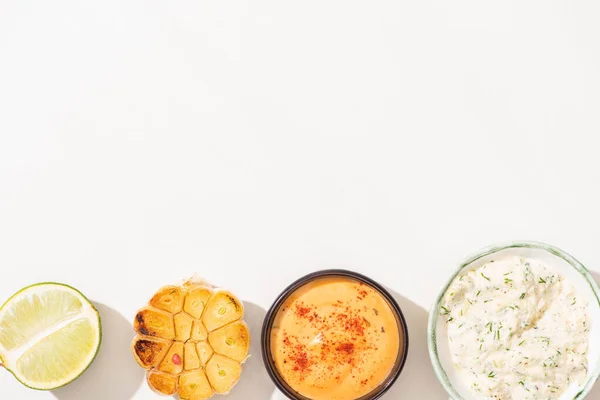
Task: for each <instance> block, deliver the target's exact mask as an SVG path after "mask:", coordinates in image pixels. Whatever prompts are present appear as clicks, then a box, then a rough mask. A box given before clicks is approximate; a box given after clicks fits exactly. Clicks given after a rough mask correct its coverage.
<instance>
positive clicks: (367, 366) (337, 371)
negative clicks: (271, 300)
mask: <svg viewBox="0 0 600 400" xmlns="http://www.w3.org/2000/svg"><path fill="white" fill-rule="evenodd" d="M400 350H401V344H400V334H399V329H398V322H397V319H396V316H395V314H394V312H393V311H392V308H391V307H390V305H389V304H388V302H387V301H386V300H385V298H383V296H381V294H380V293H379V292H378V291H377V290H375V289H373V288H372V287H371V286H369V285H366V284H363V283H362V282H359V281H357V280H354V279H351V278H344V277H335V278H322V279H317V280H315V281H312V282H309V283H307V284H306V285H304V286H302V287H301V288H299V289H298V290H296V291H295V292H294V293H293V294H292V295H291V296H290V297H289V298H288V299H287V300H286V301H285V303H284V304H283V305H282V307H281V308H280V310H279V312H278V313H277V315H276V317H275V320H274V324H273V328H272V330H271V353H272V356H273V359H274V362H275V366H276V367H277V370H278V371H279V373H280V375H281V376H282V377H283V379H284V380H285V381H286V382H287V383H288V385H290V387H291V388H292V389H294V390H295V391H296V392H298V393H300V394H301V395H303V396H305V397H308V398H310V399H312V400H354V399H357V398H360V397H361V396H364V395H366V394H368V393H370V392H371V391H373V389H375V388H376V387H377V386H379V384H381V383H382V382H383V381H384V380H385V378H387V377H388V375H389V374H390V372H391V370H392V368H393V367H394V364H395V362H396V359H397V357H398V353H399V352H400Z"/></svg>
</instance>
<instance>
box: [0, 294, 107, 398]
mask: <svg viewBox="0 0 600 400" xmlns="http://www.w3.org/2000/svg"><path fill="white" fill-rule="evenodd" d="M101 336H102V335H101V325H100V316H99V314H98V311H97V310H96V309H95V308H94V306H93V305H92V304H91V303H90V301H89V300H88V299H86V298H85V296H83V295H82V294H81V293H80V292H78V291H77V290H75V289H73V288H72V287H70V286H67V285H62V284H58V283H40V284H37V285H33V286H29V287H27V288H25V289H23V290H21V291H20V292H18V293H17V294H15V295H14V296H13V297H11V298H10V299H9V300H8V301H7V302H6V303H5V304H4V305H3V306H2V308H0V359H2V362H3V364H4V367H5V368H6V369H8V370H9V371H10V372H12V373H13V375H14V376H15V377H16V378H17V379H18V380H19V381H20V382H21V383H23V384H24V385H26V386H28V387H31V388H33V389H39V390H50V389H55V388H57V387H60V386H63V385H66V384H67V383H69V382H71V381H73V380H74V379H75V378H77V377H78V376H79V375H81V374H82V373H83V371H85V369H86V368H87V367H88V366H89V365H90V364H91V363H92V361H93V360H94V358H95V356H96V354H97V352H98V349H99V347H100V342H101Z"/></svg>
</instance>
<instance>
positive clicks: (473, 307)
mask: <svg viewBox="0 0 600 400" xmlns="http://www.w3.org/2000/svg"><path fill="white" fill-rule="evenodd" d="M440 315H441V318H444V320H445V321H446V326H447V332H448V341H449V346H450V352H451V355H452V359H453V361H454V364H455V366H456V368H458V370H459V372H460V374H461V377H462V378H463V379H464V381H465V383H466V384H467V385H468V386H469V388H470V389H471V390H472V391H473V392H474V393H477V394H478V395H480V396H481V398H483V399H494V400H499V399H502V400H511V399H514V400H516V399H528V400H534V399H557V398H559V397H560V396H561V394H562V393H563V392H564V391H565V390H566V389H567V388H568V387H569V386H570V385H571V384H580V383H582V382H583V380H584V379H585V377H586V375H587V368H588V361H587V351H588V340H589V331H590V329H589V328H590V322H589V317H588V303H587V301H586V300H585V299H584V298H583V296H578V293H577V292H576V290H575V288H574V287H573V286H572V285H571V284H569V282H567V281H566V279H565V278H564V277H563V276H561V275H559V274H558V273H556V272H554V271H552V270H551V269H550V268H549V267H548V265H546V264H544V263H543V262H541V261H539V260H536V259H530V258H521V257H510V258H502V259H498V260H493V261H490V262H488V263H487V264H485V265H483V266H481V267H479V268H477V269H475V270H471V271H469V272H467V273H465V274H463V275H460V276H458V277H457V278H456V279H455V280H454V281H453V282H452V284H451V285H450V287H449V288H448V290H447V292H446V294H445V295H444V299H443V305H442V306H441V309H440Z"/></svg>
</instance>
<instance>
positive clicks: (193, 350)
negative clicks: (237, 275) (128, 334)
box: [131, 281, 250, 400]
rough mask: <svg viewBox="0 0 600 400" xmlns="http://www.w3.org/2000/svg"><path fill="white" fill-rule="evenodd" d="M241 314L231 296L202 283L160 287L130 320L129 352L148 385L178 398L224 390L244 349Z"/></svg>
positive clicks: (194, 399)
mask: <svg viewBox="0 0 600 400" xmlns="http://www.w3.org/2000/svg"><path fill="white" fill-rule="evenodd" d="M243 316H244V306H243V304H242V302H241V301H239V300H238V299H237V297H235V296H234V295H233V294H231V293H230V292H228V291H225V290H222V289H214V288H213V287H212V286H210V285H208V284H206V283H203V282H201V283H194V282H192V281H189V282H187V283H185V284H183V285H181V286H165V287H163V288H161V289H160V290H159V291H158V292H157V293H156V294H155V295H154V296H153V297H152V299H150V302H149V303H148V305H147V306H144V307H143V308H141V309H140V310H139V311H138V313H137V314H136V316H135V320H134V321H133V326H134V328H135V331H136V332H137V333H138V335H137V336H136V337H135V339H134V340H133V343H132V345H131V347H132V352H133V356H134V358H135V360H136V361H137V363H138V364H139V365H140V366H141V367H142V368H144V369H146V370H147V381H148V385H149V386H150V387H151V388H152V389H153V390H154V391H155V392H157V393H159V394H162V395H174V394H178V395H179V398H180V399H182V400H204V399H209V398H211V397H212V396H213V395H214V394H215V393H219V394H227V393H229V391H230V390H231V388H233V386H235V384H236V383H237V382H238V380H239V379H240V375H241V372H242V363H243V362H244V361H245V360H246V358H247V357H248V350H249V349H250V332H249V330H248V326H247V325H246V323H245V322H244V321H243V320H242V318H243Z"/></svg>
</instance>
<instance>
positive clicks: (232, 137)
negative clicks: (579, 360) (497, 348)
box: [0, 0, 600, 400]
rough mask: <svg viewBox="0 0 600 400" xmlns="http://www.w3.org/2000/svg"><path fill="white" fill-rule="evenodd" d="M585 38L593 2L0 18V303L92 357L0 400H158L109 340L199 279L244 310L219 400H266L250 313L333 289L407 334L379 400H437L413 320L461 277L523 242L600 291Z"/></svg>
mask: <svg viewBox="0 0 600 400" xmlns="http://www.w3.org/2000/svg"><path fill="white" fill-rule="evenodd" d="M599 17H600V3H598V2H596V1H591V0H590V1H578V2H568V1H565V2H561V1H548V0H543V1H520V0H519V1H501V2H488V1H481V0H473V1H464V0H461V1H442V0H424V1H375V2H373V1H371V2H356V1H343V2H342V1H329V2H328V1H310V0H307V1H296V2H290V1H260V0H259V1H214V2H207V1H183V0H181V1H154V0H131V1H121V0H105V1H98V2H94V3H93V4H92V2H81V1H75V0H72V1H58V2H57V1H23V0H11V1H2V2H1V3H0V270H1V271H2V273H3V274H2V277H1V278H0V298H1V299H2V300H4V299H5V298H8V297H9V296H10V295H12V294H13V293H14V292H15V291H17V290H18V289H20V288H21V287H23V286H25V285H28V284H31V283H34V282H38V281H46V280H50V281H60V282H65V283H68V284H71V285H73V286H75V287H77V288H79V289H80V290H82V291H83V292H84V293H85V294H86V295H87V296H88V297H90V298H91V299H92V300H93V301H94V302H95V303H96V304H97V305H98V308H99V309H100V312H101V314H102V317H103V322H104V333H105V341H104V344H103V347H102V351H101V353H100V355H99V357H98V359H97V361H96V362H95V363H94V365H93V366H92V367H91V369H90V370H89V371H88V372H86V374H85V375H84V376H83V377H82V378H81V379H79V380H78V381H76V382H75V383H73V384H71V385H69V386H68V387H66V388H63V389H60V390H57V391H55V392H50V393H45V392H35V391H30V390H27V389H25V388H24V387H22V386H21V385H20V384H19V383H17V382H16V381H15V380H14V379H13V378H12V377H11V376H10V374H9V373H7V372H2V371H0V388H1V389H0V397H1V398H2V399H20V400H21V399H22V400H37V399H54V398H57V399H59V400H81V399H89V400H129V399H140V400H145V399H155V398H157V396H156V395H155V394H153V393H152V392H151V391H150V390H149V389H148V388H147V387H146V385H145V384H144V383H143V376H142V371H141V370H140V369H139V368H138V367H137V365H136V364H135V362H134V361H133V360H132V357H131V355H130V352H129V343H130V340H131V338H132V337H133V332H132V330H131V326H130V325H131V323H130V321H131V320H132V318H133V316H134V315H135V311H136V309H137V308H139V307H140V306H142V305H143V304H144V303H145V302H146V301H147V300H148V298H149V297H150V296H151V295H152V294H153V293H154V291H155V290H156V289H158V288H159V287H160V286H161V285H163V284H167V283H171V282H177V281H178V280H179V279H181V278H185V277H188V276H190V275H192V274H193V273H195V272H199V273H200V274H201V275H203V276H204V277H206V278H207V279H209V280H210V281H212V282H214V283H215V284H218V285H221V286H226V287H228V288H230V289H231V290H233V291H234V292H235V293H238V294H239V296H240V297H241V298H242V299H243V300H244V302H245V303H246V306H247V319H248V320H249V323H250V325H251V329H252V334H253V337H254V339H255V342H254V345H253V347H252V352H253V354H254V357H253V358H252V359H251V361H249V362H248V364H246V367H245V370H244V374H243V377H242V381H241V382H240V384H239V385H238V386H237V387H236V388H235V390H234V391H233V393H232V395H231V397H230V399H233V400H242V399H244V400H246V399H252V400H253V399H257V400H263V399H271V398H273V399H275V398H280V395H278V394H276V393H274V392H275V389H274V387H273V385H272V384H271V383H270V381H269V379H268V377H267V375H266V372H265V371H264V368H263V365H262V361H261V360H260V353H259V343H258V342H259V341H258V338H259V332H260V325H261V323H262V319H263V316H264V313H265V310H266V309H267V308H268V307H269V306H270V304H271V303H272V301H273V300H274V299H275V297H276V296H277V295H278V294H279V293H280V291H281V290H282V289H283V288H284V287H285V286H286V285H287V284H289V283H290V282H291V281H293V280H295V279H296V278H298V277H300V276H302V275H304V274H306V273H308V272H310V271H314V270H318V269H322V268H331V267H343V268H349V269H353V270H356V271H359V272H362V273H365V274H367V275H369V276H370V277H372V278H374V279H376V280H377V281H379V282H381V283H382V284H384V285H386V286H387V287H388V288H390V290H392V291H393V292H394V293H395V295H396V297H397V299H398V301H399V303H400V305H401V307H402V308H403V309H404V311H405V313H406V314H407V318H408V324H409V326H410V335H411V337H410V339H411V353H410V356H409V359H408V363H407V365H406V368H405V371H404V373H403V374H402V376H401V377H400V379H399V380H398V382H397V384H396V385H395V386H394V388H393V389H392V391H390V392H389V394H388V395H386V396H385V397H384V399H386V400H392V399H408V400H437V399H445V398H447V396H445V394H444V392H443V389H442V388H441V386H440V385H439V384H438V382H437V380H436V378H435V376H434V374H433V371H432V369H431V367H430V362H429V358H428V356H427V350H426V318H427V310H428V308H429V307H430V306H431V303H432V301H433V299H434V297H435V296H436V294H437V292H438V290H439V288H440V286H441V285H442V283H443V282H444V280H446V279H447V277H448V275H449V274H450V273H451V272H452V271H453V269H454V268H455V266H456V264H457V262H458V261H459V260H460V259H462V258H463V257H465V256H467V255H468V254H470V253H472V252H474V251H475V250H477V249H479V248H480V247H483V246H485V245H488V244H491V243H494V242H499V241H506V240H513V239H530V240H541V241H546V242H549V243H551V244H554V245H556V246H559V247H562V248H563V249H565V250H567V251H568V252H570V253H571V254H573V255H574V256H575V257H577V258H579V259H580V261H582V262H583V263H584V264H585V265H587V266H588V267H589V268H590V269H592V270H595V271H596V272H600V252H599V251H598V245H599V241H600V214H599V212H598V207H599V206H600V189H599V179H600V156H599V145H598V143H599V141H598V134H599V133H600V41H599V40H598V38H599V37H600V25H599V24H598V19H599ZM598 276H600V275H598V274H597V275H596V277H598ZM589 398H590V399H600V388H596V389H595V391H594V392H592V394H591V395H590V396H589Z"/></svg>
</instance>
